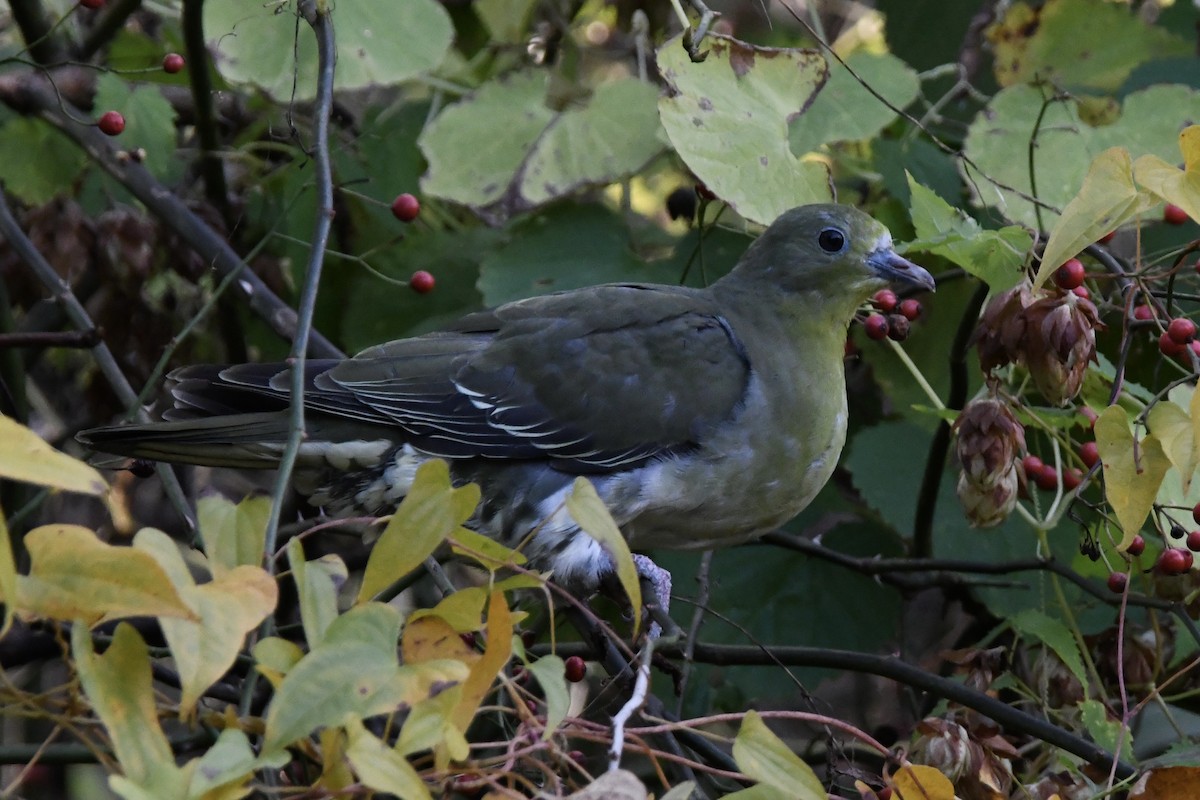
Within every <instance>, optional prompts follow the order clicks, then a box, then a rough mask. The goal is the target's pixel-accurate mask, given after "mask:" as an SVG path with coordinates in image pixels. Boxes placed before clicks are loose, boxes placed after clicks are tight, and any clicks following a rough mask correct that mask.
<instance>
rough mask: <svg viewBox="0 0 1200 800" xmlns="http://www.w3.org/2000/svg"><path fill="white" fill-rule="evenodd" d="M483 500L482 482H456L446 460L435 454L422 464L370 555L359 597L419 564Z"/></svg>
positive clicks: (365, 598) (361, 600)
mask: <svg viewBox="0 0 1200 800" xmlns="http://www.w3.org/2000/svg"><path fill="white" fill-rule="evenodd" d="M478 504H479V487H478V486H476V485H475V484H473V483H468V484H467V485H465V486H460V487H458V488H457V489H456V488H454V487H453V486H451V484H450V467H448V466H447V465H446V462H445V461H442V460H441V459H433V460H431V461H426V462H425V463H424V464H422V465H421V466H420V467H418V468H417V474H416V476H415V477H414V478H413V482H412V486H411V487H410V488H409V490H408V495H407V496H406V497H405V498H404V502H402V503H401V504H400V507H399V508H397V509H396V513H395V514H393V515H392V518H391V520H390V521H389V522H388V524H387V527H386V528H385V529H384V531H383V533H382V534H381V535H380V536H379V541H377V542H376V543H375V547H374V549H373V550H372V551H371V557H370V558H368V559H367V568H366V570H365V571H364V572H363V581H362V586H361V587H359V590H358V599H357V601H356V602H357V603H359V604H362V603H365V602H367V601H368V600H370V599H371V598H372V597H374V596H375V595H377V594H379V593H380V592H381V591H383V590H384V589H386V588H387V587H388V586H390V585H391V584H392V583H394V582H395V581H398V580H399V579H400V578H403V577H404V576H405V575H407V574H408V573H410V572H412V571H413V570H414V569H416V568H417V567H419V566H420V565H421V563H422V562H423V561H424V560H425V559H426V558H428V557H429V556H430V555H432V554H433V551H434V550H436V549H437V548H438V546H439V545H440V544H441V543H442V542H444V541H445V540H446V537H447V536H449V535H451V534H452V533H456V532H458V531H460V530H461V526H462V524H463V523H464V522H466V521H467V520H468V519H470V518H471V514H473V513H474V512H475V506H477V505H478Z"/></svg>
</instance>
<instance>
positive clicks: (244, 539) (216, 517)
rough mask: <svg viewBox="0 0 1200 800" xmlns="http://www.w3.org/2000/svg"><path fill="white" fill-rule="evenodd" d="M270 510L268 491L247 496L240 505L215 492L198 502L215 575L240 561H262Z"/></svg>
mask: <svg viewBox="0 0 1200 800" xmlns="http://www.w3.org/2000/svg"><path fill="white" fill-rule="evenodd" d="M270 514H271V498H269V497H267V496H266V495H261V496H257V497H247V498H246V499H244V500H242V502H240V503H238V504H237V505H234V504H233V503H231V502H229V501H228V500H226V499H225V498H224V497H221V496H220V495H215V494H214V495H207V496H205V497H201V498H200V499H199V500H198V501H197V502H196V516H197V517H198V518H199V527H200V539H201V541H203V542H204V554H205V555H206V556H208V567H209V569H210V570H212V573H213V577H214V578H216V577H220V576H221V575H223V574H225V573H226V572H229V571H230V570H232V569H234V568H235V567H238V566H240V565H246V566H259V565H260V564H262V561H263V547H264V546H265V543H266V541H267V517H268V516H270ZM268 555H270V554H268Z"/></svg>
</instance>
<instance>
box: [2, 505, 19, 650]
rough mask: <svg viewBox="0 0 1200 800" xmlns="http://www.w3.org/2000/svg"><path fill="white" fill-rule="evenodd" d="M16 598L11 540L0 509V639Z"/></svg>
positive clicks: (14, 564)
mask: <svg viewBox="0 0 1200 800" xmlns="http://www.w3.org/2000/svg"><path fill="white" fill-rule="evenodd" d="M16 597H17V562H16V561H15V560H14V559H13V551H12V540H11V539H10V538H9V536H8V522H6V521H5V519H4V509H0V603H4V623H3V624H0V639H2V638H4V634H6V633H8V628H9V626H10V625H12V619H13V611H14V610H15V609H14V608H13V606H14V605H15V601H16Z"/></svg>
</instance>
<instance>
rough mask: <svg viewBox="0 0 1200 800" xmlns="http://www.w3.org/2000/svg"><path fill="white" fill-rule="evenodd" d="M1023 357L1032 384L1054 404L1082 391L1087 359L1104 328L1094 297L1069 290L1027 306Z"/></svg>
mask: <svg viewBox="0 0 1200 800" xmlns="http://www.w3.org/2000/svg"><path fill="white" fill-rule="evenodd" d="M1025 321H1026V325H1025V347H1024V350H1025V352H1024V361H1025V366H1026V367H1028V368H1029V375H1030V377H1032V378H1033V385H1034V386H1035V387H1037V390H1038V392H1039V393H1040V394H1041V395H1042V396H1043V397H1045V398H1046V400H1047V402H1050V403H1053V404H1055V405H1060V406H1061V405H1066V404H1067V403H1068V402H1069V401H1070V400H1072V399H1074V398H1075V396H1076V395H1078V394H1079V389H1080V387H1082V386H1083V376H1084V374H1085V373H1086V372H1087V365H1088V362H1089V361H1091V360H1093V359H1094V358H1095V357H1096V329H1097V328H1100V329H1103V328H1104V325H1103V324H1102V323H1101V322H1100V315H1099V313H1098V312H1097V311H1096V306H1095V305H1094V304H1093V303H1092V301H1091V300H1085V299H1084V298H1082V297H1079V296H1078V295H1076V294H1074V293H1072V292H1067V293H1065V294H1062V295H1057V296H1051V297H1046V298H1043V299H1041V300H1038V301H1036V302H1034V303H1033V304H1032V305H1030V306H1029V307H1028V308H1026V309H1025Z"/></svg>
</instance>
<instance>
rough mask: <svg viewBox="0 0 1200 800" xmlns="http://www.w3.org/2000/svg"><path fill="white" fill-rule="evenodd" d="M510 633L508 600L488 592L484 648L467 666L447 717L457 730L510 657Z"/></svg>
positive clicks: (466, 722)
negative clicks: (458, 696)
mask: <svg viewBox="0 0 1200 800" xmlns="http://www.w3.org/2000/svg"><path fill="white" fill-rule="evenodd" d="M512 635H513V621H512V612H510V611H509V608H508V601H507V600H506V599H505V598H504V593H503V592H492V596H491V599H490V600H489V601H488V623H487V648H486V649H484V651H483V657H482V658H480V659H479V660H478V661H476V662H475V663H474V664H472V665H471V673H470V674H469V675H468V676H467V679H466V681H465V682H464V683H463V690H462V699H461V700H460V701H459V703H458V707H457V708H455V709H454V716H453V718H452V720H451V721H452V722H453V723H454V725H455V726H456V727H457V728H458V729H459V730H463V731H465V730H466V729H467V728H468V727H469V726H470V724H471V720H472V719H474V717H475V711H476V710H477V709H478V708H479V704H480V703H482V702H483V698H484V697H486V696H487V693H488V692H489V691H491V688H492V683H493V682H494V681H495V680H496V676H497V675H499V674H500V670H502V669H504V665H505V664H507V663H508V659H509V658H510V657H511V656H512Z"/></svg>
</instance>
